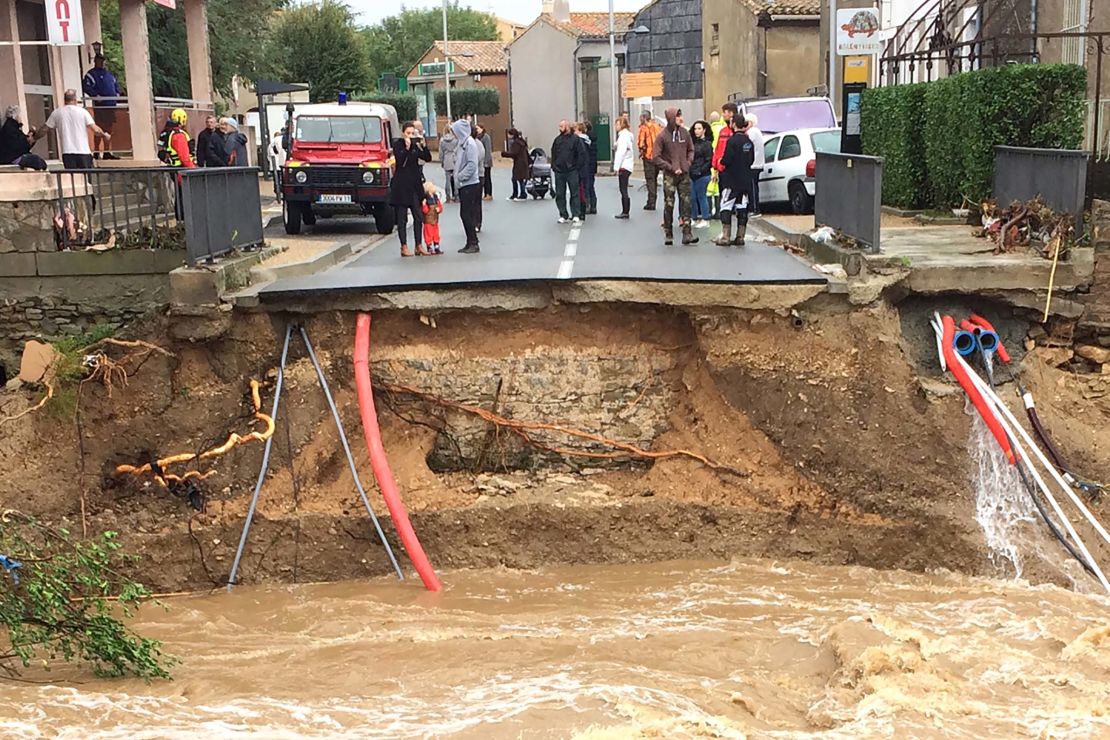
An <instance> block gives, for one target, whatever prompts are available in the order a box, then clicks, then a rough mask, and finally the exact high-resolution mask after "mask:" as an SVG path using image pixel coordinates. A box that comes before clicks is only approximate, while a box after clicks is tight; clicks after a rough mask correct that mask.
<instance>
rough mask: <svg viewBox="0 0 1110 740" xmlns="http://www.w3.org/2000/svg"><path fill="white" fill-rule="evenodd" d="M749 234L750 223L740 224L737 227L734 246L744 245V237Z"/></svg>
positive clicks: (733, 241)
mask: <svg viewBox="0 0 1110 740" xmlns="http://www.w3.org/2000/svg"><path fill="white" fill-rule="evenodd" d="M747 234H748V225H747V224H743V225H738V226H737V227H736V238H735V239H733V240H732V246H734V247H742V246H744V237H745V236H747Z"/></svg>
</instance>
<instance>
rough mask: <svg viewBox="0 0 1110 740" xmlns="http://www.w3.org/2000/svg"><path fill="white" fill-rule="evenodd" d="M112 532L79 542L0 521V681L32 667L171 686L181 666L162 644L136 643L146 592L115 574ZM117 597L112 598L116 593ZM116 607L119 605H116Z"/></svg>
mask: <svg viewBox="0 0 1110 740" xmlns="http://www.w3.org/2000/svg"><path fill="white" fill-rule="evenodd" d="M129 559H131V558H128V557H127V556H125V555H123V554H122V553H121V552H120V544H119V542H118V541H117V538H116V534H115V533H114V532H106V533H105V534H103V535H101V536H100V537H99V538H97V539H95V540H89V541H86V542H77V541H74V540H72V539H70V536H69V534H68V533H67V532H66V531H65V530H55V529H52V528H50V527H47V526H45V525H43V524H40V523H39V522H37V521H35V520H34V519H32V518H31V517H27V516H24V515H23V514H20V513H19V512H15V511H5V512H4V513H3V515H2V516H0V676H2V675H7V676H8V677H9V678H14V677H17V676H18V675H19V673H20V670H21V669H22V668H26V667H28V666H29V665H30V664H31V661H32V660H34V661H38V660H42V661H43V662H44V663H45V662H46V661H47V660H49V659H58V658H61V659H62V660H64V661H66V662H77V663H85V664H87V665H90V666H91V667H92V669H93V671H94V672H95V673H96V674H97V675H100V676H137V677H139V678H169V677H170V676H169V673H168V670H167V669H168V668H169V667H170V666H172V665H173V664H174V663H175V662H176V661H175V660H174V659H173V658H171V657H169V656H166V655H163V654H162V651H161V643H159V642H157V641H156V640H150V639H147V638H144V637H140V636H139V635H136V634H135V633H134V632H132V631H131V630H129V629H128V628H127V627H126V626H125V625H124V624H123V622H122V621H121V620H120V618H119V617H118V616H117V608H118V613H119V614H120V615H122V616H123V617H124V618H130V617H132V616H134V613H135V610H136V608H137V607H138V604H139V602H140V601H141V600H143V599H145V598H149V597H150V593H149V592H148V591H147V590H146V588H144V587H143V586H141V585H139V584H137V583H134V582H132V581H131V580H130V579H129V578H127V577H126V576H124V575H122V574H121V573H120V572H119V570H118V567H119V565H120V564H121V563H122V562H125V561H127V560H129ZM113 591H115V592H116V593H117V594H118V595H117V596H115V597H113V596H112V592H113ZM113 599H114V602H115V603H114V604H113Z"/></svg>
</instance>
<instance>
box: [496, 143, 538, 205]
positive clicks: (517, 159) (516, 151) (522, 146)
mask: <svg viewBox="0 0 1110 740" xmlns="http://www.w3.org/2000/svg"><path fill="white" fill-rule="evenodd" d="M508 136H509V139H508V142H507V145H506V147H505V151H503V152H501V156H502V157H505V158H506V159H511V160H513V194H512V195H510V196H509V200H528V190H527V180H528V170H529V169H530V166H531V160H530V158H529V156H528V142H527V141H526V140H525V138H524V137H523V136H521V135H520V132H519V131H517V130H516V129H515V128H511V129H509V131H508Z"/></svg>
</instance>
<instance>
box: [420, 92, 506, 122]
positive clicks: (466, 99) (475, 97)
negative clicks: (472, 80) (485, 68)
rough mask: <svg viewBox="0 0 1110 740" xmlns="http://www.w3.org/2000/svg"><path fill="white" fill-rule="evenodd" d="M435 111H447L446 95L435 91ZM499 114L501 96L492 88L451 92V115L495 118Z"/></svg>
mask: <svg viewBox="0 0 1110 740" xmlns="http://www.w3.org/2000/svg"><path fill="white" fill-rule="evenodd" d="M435 103H436V110H437V111H445V110H447V93H446V91H444V90H436V91H435ZM500 112H501V96H500V95H498V93H497V89H496V88H493V87H460V88H458V89H453V90H451V115H453V116H455V117H456V118H458V117H459V116H495V115H497V114H498V113H500Z"/></svg>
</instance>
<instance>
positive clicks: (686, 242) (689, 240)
mask: <svg viewBox="0 0 1110 740" xmlns="http://www.w3.org/2000/svg"><path fill="white" fill-rule="evenodd" d="M698 241H699V240H698V238H697V237H696V236H694V231H693V229H691V228H690V223H689V222H685V223H683V224H682V245H683V246H685V247H688V246H690V245H691V244H697V243H698Z"/></svg>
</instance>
